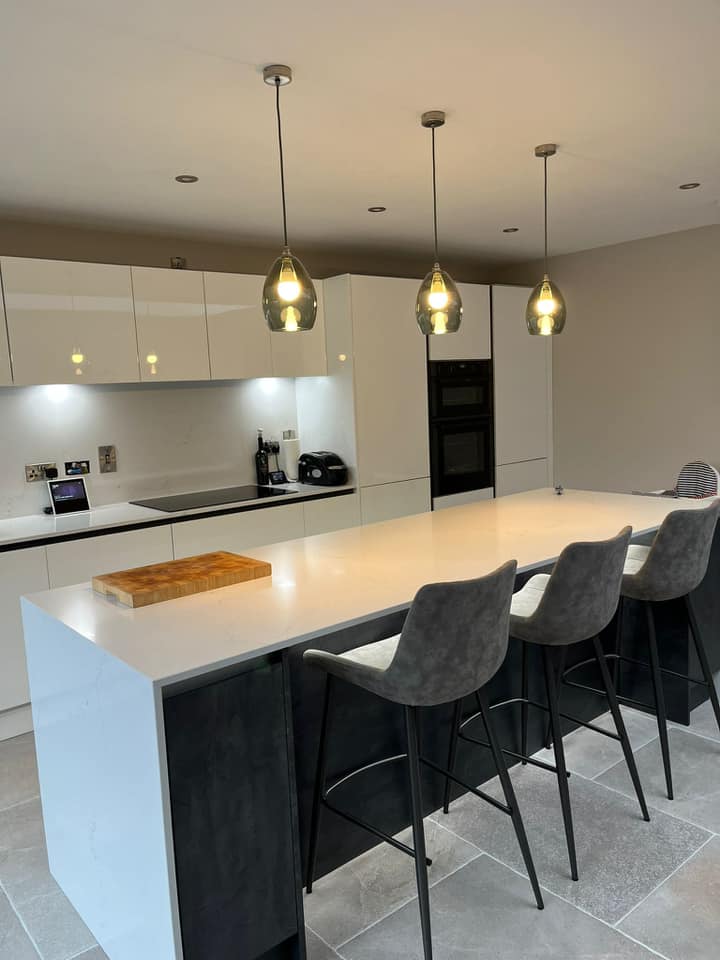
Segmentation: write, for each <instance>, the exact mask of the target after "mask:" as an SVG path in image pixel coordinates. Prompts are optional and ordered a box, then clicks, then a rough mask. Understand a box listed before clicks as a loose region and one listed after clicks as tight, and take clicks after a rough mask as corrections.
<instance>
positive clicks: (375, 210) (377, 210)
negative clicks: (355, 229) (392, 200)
mask: <svg viewBox="0 0 720 960" xmlns="http://www.w3.org/2000/svg"><path fill="white" fill-rule="evenodd" d="M386 210H387V207H368V213H385V211H386Z"/></svg>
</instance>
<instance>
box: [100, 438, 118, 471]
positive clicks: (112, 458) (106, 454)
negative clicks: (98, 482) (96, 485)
mask: <svg viewBox="0 0 720 960" xmlns="http://www.w3.org/2000/svg"><path fill="white" fill-rule="evenodd" d="M98 464H99V465H100V473H117V451H116V450H115V447H114V445H113V444H109V445H108V446H106V447H98Z"/></svg>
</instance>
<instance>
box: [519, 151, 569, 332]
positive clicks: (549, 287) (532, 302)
mask: <svg viewBox="0 0 720 960" xmlns="http://www.w3.org/2000/svg"><path fill="white" fill-rule="evenodd" d="M556 153H557V144H556V143H541V144H540V145H539V146H537V147H535V156H536V157H538V158H539V159H541V160H542V162H543V186H544V190H543V201H544V211H543V212H544V218H545V219H544V225H543V226H544V240H545V251H544V258H543V260H544V264H545V270H544V276H543V278H542V280H541V281H540V283H539V284H538V285H537V286H536V287H535V288H534V290H533V292H532V293H531V294H530V298H529V300H528V303H527V309H526V311H525V322H526V323H527V328H528V333H530V334H531V336H533V337H553V336H555V335H556V334H558V333H562V331H563V329H564V327H565V317H566V315H567V308H566V307H565V298H564V297H563V295H562V293H560V290H559V288H558V287H557V285H556V284H554V283H553V282H552V280H551V279H550V277H549V276H548V266H547V265H548V174H547V162H548V157H554V156H555V154H556Z"/></svg>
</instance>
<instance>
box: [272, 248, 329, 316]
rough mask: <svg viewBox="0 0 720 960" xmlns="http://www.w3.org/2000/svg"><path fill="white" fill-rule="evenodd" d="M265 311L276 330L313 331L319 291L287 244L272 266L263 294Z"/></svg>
mask: <svg viewBox="0 0 720 960" xmlns="http://www.w3.org/2000/svg"><path fill="white" fill-rule="evenodd" d="M262 306H263V313H264V314H265V320H266V321H267V324H268V326H269V327H270V329H271V330H272V331H273V332H275V333H299V332H301V331H303V330H312V328H313V326H314V325H315V317H316V316H317V294H316V293H315V287H314V286H313V282H312V280H311V279H310V276H309V275H308V272H307V270H306V269H305V267H304V266H303V265H302V263H301V262H300V260H298V258H297V257H294V256H293V255H292V254H291V253H290V251H289V250H288V249H287V247H286V248H285V249H284V250H283V252H282V254H281V255H280V256H279V257H278V258H277V260H276V261H275V263H273V265H272V266H271V267H270V270H269V272H268V275H267V277H266V278H265V284H264V286H263V296H262Z"/></svg>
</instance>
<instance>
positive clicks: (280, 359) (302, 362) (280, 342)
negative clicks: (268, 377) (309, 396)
mask: <svg viewBox="0 0 720 960" xmlns="http://www.w3.org/2000/svg"><path fill="white" fill-rule="evenodd" d="M313 284H314V286H315V292H316V294H317V316H316V318H315V326H314V327H313V328H312V330H304V331H303V332H302V333H271V334H270V345H271V347H272V366H273V376H275V377H324V376H325V375H326V374H327V372H328V363H327V352H326V347H325V309H324V298H323V284H322V282H321V281H319V280H314V281H313ZM260 289H261V293H262V286H261V288H260Z"/></svg>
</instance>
